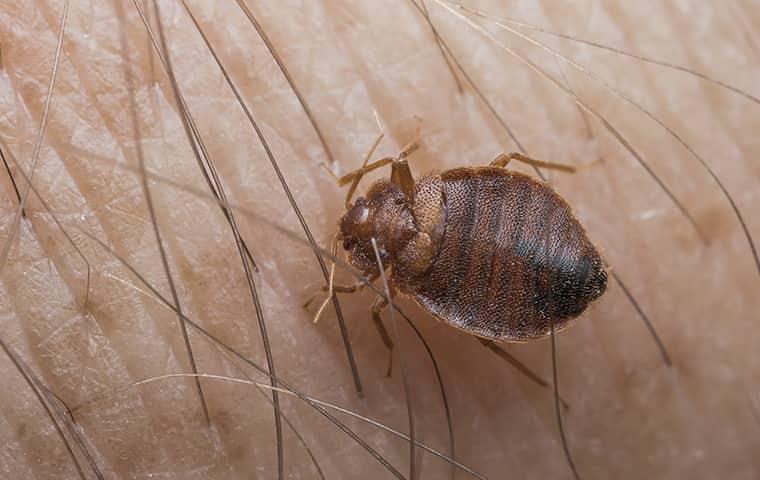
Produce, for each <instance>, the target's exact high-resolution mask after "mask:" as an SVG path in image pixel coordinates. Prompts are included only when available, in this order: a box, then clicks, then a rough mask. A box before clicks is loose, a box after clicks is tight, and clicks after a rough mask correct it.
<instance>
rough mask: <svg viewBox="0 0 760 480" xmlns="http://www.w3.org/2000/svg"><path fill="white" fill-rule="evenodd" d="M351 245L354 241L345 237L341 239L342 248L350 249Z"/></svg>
mask: <svg viewBox="0 0 760 480" xmlns="http://www.w3.org/2000/svg"><path fill="white" fill-rule="evenodd" d="M353 246H354V242H353V241H352V240H351V239H349V238H347V239H345V240H343V250H350V249H351V247H353Z"/></svg>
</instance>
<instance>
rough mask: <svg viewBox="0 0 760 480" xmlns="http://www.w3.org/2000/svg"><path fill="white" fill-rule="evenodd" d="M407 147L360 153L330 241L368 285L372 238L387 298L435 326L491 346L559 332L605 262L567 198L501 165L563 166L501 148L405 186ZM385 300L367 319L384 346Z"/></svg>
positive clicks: (373, 273)
mask: <svg viewBox="0 0 760 480" xmlns="http://www.w3.org/2000/svg"><path fill="white" fill-rule="evenodd" d="M376 144H377V143H376ZM416 148H417V142H416V141H415V142H413V143H411V144H410V145H408V146H407V147H404V149H403V150H402V151H401V152H400V153H399V154H398V155H397V156H396V157H387V158H383V159H380V160H377V161H375V162H373V163H371V164H367V162H368V160H369V157H370V156H371V152H370V154H369V155H368V156H367V158H365V161H364V164H363V165H362V167H361V168H360V169H358V170H356V171H354V172H351V173H349V174H347V175H345V176H343V177H341V178H340V179H339V180H338V181H339V183H340V184H341V185H346V184H348V183H349V182H351V188H350V189H349V191H348V194H347V196H346V213H345V214H344V215H343V216H342V217H341V219H340V221H339V230H338V233H337V234H336V240H335V242H334V244H333V245H335V243H336V242H342V245H343V248H344V249H345V250H346V251H347V255H348V261H349V263H350V264H351V265H353V266H354V267H356V268H358V269H359V270H360V271H361V272H362V273H363V274H364V275H365V276H366V277H367V278H368V279H369V280H370V281H371V280H374V279H376V278H378V277H379V276H380V270H379V267H378V263H377V259H376V257H375V252H374V249H373V246H372V243H371V242H372V239H373V238H374V239H375V241H376V243H377V246H378V251H379V254H380V260H381V263H382V265H383V266H384V267H386V268H389V269H390V275H389V276H388V278H389V283H390V286H391V295H394V294H396V293H398V292H400V293H402V294H406V295H408V296H410V297H411V298H413V299H414V300H415V301H416V302H417V303H418V304H419V305H420V306H422V307H423V308H424V309H425V310H427V311H428V312H430V313H431V314H432V315H433V316H434V317H435V318H437V319H439V320H441V321H443V322H444V323H446V324H448V325H451V326H453V327H456V328H459V329H461V330H464V331H465V332H467V333H469V334H472V335H475V336H477V337H479V338H480V339H481V341H483V340H486V341H498V342H504V341H506V342H526V341H529V340H532V339H536V338H540V337H544V336H546V335H548V334H549V333H550V331H551V329H552V328H554V329H555V330H556V331H559V330H561V329H563V328H565V327H567V326H568V325H570V324H571V321H572V320H573V319H575V318H577V317H578V316H579V315H580V314H581V313H582V312H583V311H584V310H585V309H586V307H587V306H588V305H589V304H590V303H591V302H592V301H594V300H596V299H597V298H599V297H600V296H601V295H602V294H603V293H604V291H605V289H606V286H607V273H606V271H605V266H604V261H603V260H602V258H601V256H600V255H599V253H598V251H597V250H596V248H595V247H594V245H593V244H592V243H591V241H590V240H589V239H588V237H587V235H586V232H585V230H584V228H583V226H582V225H581V224H580V222H579V221H578V220H577V219H576V218H575V217H574V216H573V214H572V212H571V210H570V206H569V205H568V204H567V202H565V200H563V199H562V197H560V196H559V194H557V193H556V192H555V191H554V190H553V189H552V188H551V187H550V186H548V185H547V184H545V183H542V182H540V181H537V180H534V179H533V178H531V177H529V176H527V175H524V174H522V173H519V172H515V171H510V170H507V169H505V168H504V167H506V166H507V164H508V163H509V162H510V161H511V160H517V161H521V162H524V163H526V164H530V165H533V166H540V167H545V168H554V169H559V170H565V171H573V170H574V169H573V168H572V167H569V166H566V165H561V164H555V163H550V162H544V161H541V160H535V159H532V158H530V157H527V156H525V155H522V154H519V153H510V154H502V155H499V156H498V157H497V158H496V159H495V160H494V161H492V162H491V163H490V165H489V166H483V167H464V168H455V169H452V170H445V171H442V172H432V173H428V174H426V175H424V176H422V177H421V178H418V179H414V178H413V176H412V173H411V170H410V168H409V164H408V162H407V157H408V156H409V154H410V153H412V152H413V151H414V150H416ZM373 150H374V149H373ZM388 164H390V165H391V175H390V180H380V181H377V182H376V183H374V184H373V185H372V186H371V187H370V188H369V190H368V191H367V193H366V195H365V196H363V197H358V198H357V199H356V202H355V203H351V197H352V196H353V193H354V192H355V190H356V187H357V185H358V183H359V180H360V179H361V178H362V176H363V175H364V174H365V173H367V172H370V171H372V170H375V169H377V168H380V167H383V166H385V165H388ZM334 248H335V247H334ZM363 286H364V283H363V282H362V283H358V284H356V285H353V286H348V287H342V286H337V285H330V286H329V288H328V289H329V290H330V294H332V292H354V291H357V290H359V289H361V288H362V287H363ZM387 304H388V301H387V300H386V299H385V297H382V296H379V297H377V299H376V300H375V302H374V303H373V305H372V317H373V320H374V323H375V325H376V326H377V328H378V330H379V331H380V335H381V337H382V338H383V341H384V343H385V344H386V346H387V347H388V348H389V349H392V348H393V343H392V342H391V340H390V337H389V335H388V333H387V331H385V328H384V327H383V324H382V322H381V320H380V313H381V311H382V310H383V309H384V308H385V307H386V306H387Z"/></svg>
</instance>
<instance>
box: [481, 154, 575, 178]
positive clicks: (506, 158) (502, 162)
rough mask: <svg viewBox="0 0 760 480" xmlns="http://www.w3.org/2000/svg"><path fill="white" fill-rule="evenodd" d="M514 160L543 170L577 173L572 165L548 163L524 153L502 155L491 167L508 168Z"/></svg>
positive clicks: (494, 160) (492, 162)
mask: <svg viewBox="0 0 760 480" xmlns="http://www.w3.org/2000/svg"><path fill="white" fill-rule="evenodd" d="M512 160H517V161H518V162H522V163H525V164H527V165H532V166H534V167H543V168H548V169H552V170H559V171H561V172H567V173H575V171H576V169H575V167H573V166H572V165H565V164H562V163H554V162H547V161H544V160H536V159H535V158H531V157H529V156H527V155H523V154H522V153H517V152H510V153H502V154H501V155H499V156H497V157H496V158H494V159H493V161H491V163H490V165H491V166H492V167H501V168H506V166H507V165H508V164H509V162H511V161H512Z"/></svg>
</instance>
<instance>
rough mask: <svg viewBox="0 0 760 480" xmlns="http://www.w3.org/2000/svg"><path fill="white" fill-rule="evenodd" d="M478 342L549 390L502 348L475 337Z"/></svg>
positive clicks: (561, 399)
mask: <svg viewBox="0 0 760 480" xmlns="http://www.w3.org/2000/svg"><path fill="white" fill-rule="evenodd" d="M477 339H478V341H479V342H480V343H482V344H483V346H484V347H486V348H487V349H489V350H491V351H492V352H493V353H495V354H496V355H498V356H499V358H501V359H502V360H504V361H506V362H508V363H509V364H510V365H512V366H513V367H515V368H516V369H517V370H518V371H519V372H520V373H522V374H523V375H525V376H526V377H528V378H529V379H531V380H532V381H533V382H534V383H536V384H537V385H539V386H541V387H544V388H549V382H547V381H546V380H544V379H543V378H541V377H539V376H538V374H537V373H535V372H534V371H533V370H531V369H530V368H528V367H527V366H526V365H525V364H524V363H522V362H521V361H520V360H518V359H516V358H515V357H513V356H512V354H511V353H509V352H507V351H506V350H504V349H503V348H501V347H500V346H499V345H497V344H496V342H494V341H492V340H488V339H485V338H481V337H477ZM560 402H562V406H563V407H564V408H565V410H568V409H569V408H570V405H568V403H567V402H566V401H565V400H564V399H563V398H561V397H560Z"/></svg>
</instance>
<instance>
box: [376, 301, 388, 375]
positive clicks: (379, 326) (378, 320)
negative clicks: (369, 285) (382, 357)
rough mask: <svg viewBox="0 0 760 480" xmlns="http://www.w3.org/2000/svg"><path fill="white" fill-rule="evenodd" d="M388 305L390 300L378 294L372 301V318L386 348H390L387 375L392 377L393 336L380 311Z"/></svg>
mask: <svg viewBox="0 0 760 480" xmlns="http://www.w3.org/2000/svg"><path fill="white" fill-rule="evenodd" d="M387 306H388V300H387V299H386V298H385V297H381V296H378V297H377V298H376V299H375V301H374V302H372V320H373V321H374V323H375V327H377V333H379V334H380V338H381V339H382V341H383V343H384V344H385V346H386V348H388V370H387V371H386V373H385V375H386V376H388V377H390V376H391V372H392V370H393V340H391V336H390V335H389V334H388V330H386V328H385V324H383V320H382V319H381V318H380V313H381V312H382V311H383V310H384V309H385V307H387Z"/></svg>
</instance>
